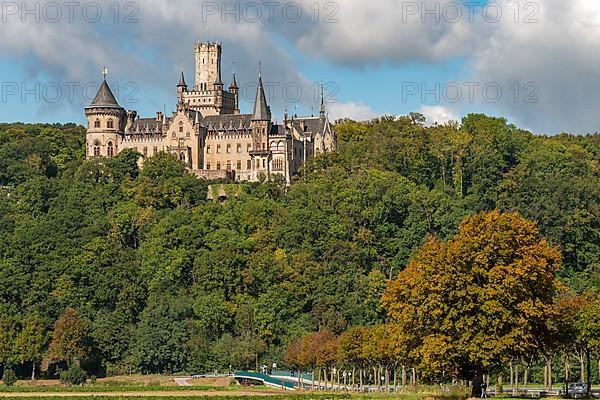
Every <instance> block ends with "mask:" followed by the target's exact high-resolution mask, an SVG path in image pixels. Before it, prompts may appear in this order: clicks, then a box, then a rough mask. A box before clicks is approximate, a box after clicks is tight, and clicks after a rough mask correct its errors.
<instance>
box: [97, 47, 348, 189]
mask: <svg viewBox="0 0 600 400" xmlns="http://www.w3.org/2000/svg"><path fill="white" fill-rule="evenodd" d="M221 50H222V49H221V44H220V43H212V42H197V43H196V45H195V57H196V76H195V78H196V81H195V85H194V87H193V88H191V89H188V86H187V84H186V81H185V76H184V72H183V70H182V71H181V76H180V79H179V84H178V85H177V109H176V111H175V112H174V113H172V115H170V116H167V115H166V114H164V113H162V112H157V113H156V117H153V118H139V117H138V115H137V112H136V111H126V110H125V109H123V108H122V107H121V106H120V105H119V104H118V102H117V101H116V99H115V97H114V95H113V93H112V92H111V90H110V87H109V86H108V83H107V82H106V72H105V73H104V81H103V82H102V84H101V86H100V89H99V90H98V93H97V95H96V97H95V98H94V100H93V101H92V103H91V104H90V106H89V107H86V108H85V115H86V118H87V122H88V129H87V136H86V155H87V157H98V156H103V157H113V156H115V155H116V154H117V153H119V152H120V151H123V150H124V149H133V150H135V151H137V152H139V153H140V154H141V155H142V156H143V159H142V162H143V160H144V159H146V158H148V157H152V156H153V155H156V154H157V153H158V152H167V153H170V154H173V155H175V156H176V157H177V158H178V159H179V160H180V161H181V162H183V163H185V164H186V166H187V168H188V170H189V171H190V172H192V173H194V174H196V175H197V176H199V177H202V178H206V179H220V178H227V179H231V180H235V181H261V180H264V179H276V178H278V179H282V180H283V181H285V182H286V183H288V184H289V183H290V182H291V178H292V176H294V175H295V174H296V173H297V172H298V169H299V168H300V166H301V165H302V164H303V163H304V162H306V161H307V160H308V159H309V158H311V157H313V156H316V155H319V154H322V153H326V152H332V151H335V150H336V147H337V138H336V135H335V132H334V131H333V129H332V126H331V124H330V122H329V120H328V117H327V114H326V112H325V107H324V102H323V97H322V96H321V109H320V113H319V116H317V117H302V118H299V117H297V116H292V117H288V115H287V113H286V115H285V116H284V118H283V123H282V124H276V123H273V121H272V116H271V110H270V108H269V106H268V104H267V99H266V96H265V91H264V87H263V81H262V76H261V74H260V73H259V77H258V84H257V92H256V99H255V102H254V110H253V112H252V114H241V113H240V109H239V106H238V102H239V90H240V88H239V87H238V84H237V82H236V77H235V73H234V74H233V78H232V82H231V85H230V86H229V90H225V88H224V84H223V82H222V80H221Z"/></svg>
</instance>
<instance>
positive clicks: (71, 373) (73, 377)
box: [60, 364, 87, 385]
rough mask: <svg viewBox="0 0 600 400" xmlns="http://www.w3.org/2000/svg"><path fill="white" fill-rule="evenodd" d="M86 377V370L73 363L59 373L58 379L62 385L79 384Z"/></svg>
mask: <svg viewBox="0 0 600 400" xmlns="http://www.w3.org/2000/svg"><path fill="white" fill-rule="evenodd" d="M85 378H87V374H86V372H85V371H84V370H83V369H81V367H80V366H79V365H76V364H73V365H71V366H70V367H69V369H68V370H66V371H62V372H61V373H60V381H61V383H62V384H63V385H81V384H82V383H84V382H85Z"/></svg>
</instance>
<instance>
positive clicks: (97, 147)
mask: <svg viewBox="0 0 600 400" xmlns="http://www.w3.org/2000/svg"><path fill="white" fill-rule="evenodd" d="M98 156H100V142H99V141H97V140H96V141H95V142H94V157H98Z"/></svg>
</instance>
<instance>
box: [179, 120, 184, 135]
mask: <svg viewBox="0 0 600 400" xmlns="http://www.w3.org/2000/svg"><path fill="white" fill-rule="evenodd" d="M179 133H183V122H181V121H180V122H179Z"/></svg>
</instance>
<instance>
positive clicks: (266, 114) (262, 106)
mask: <svg viewBox="0 0 600 400" xmlns="http://www.w3.org/2000/svg"><path fill="white" fill-rule="evenodd" d="M252 120H253V121H270V120H271V110H270V109H269V106H268V105H267V97H266V96H265V89H264V87H263V81H262V76H260V75H259V76H258V86H257V89H256V100H255V101H254V112H253V113H252Z"/></svg>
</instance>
